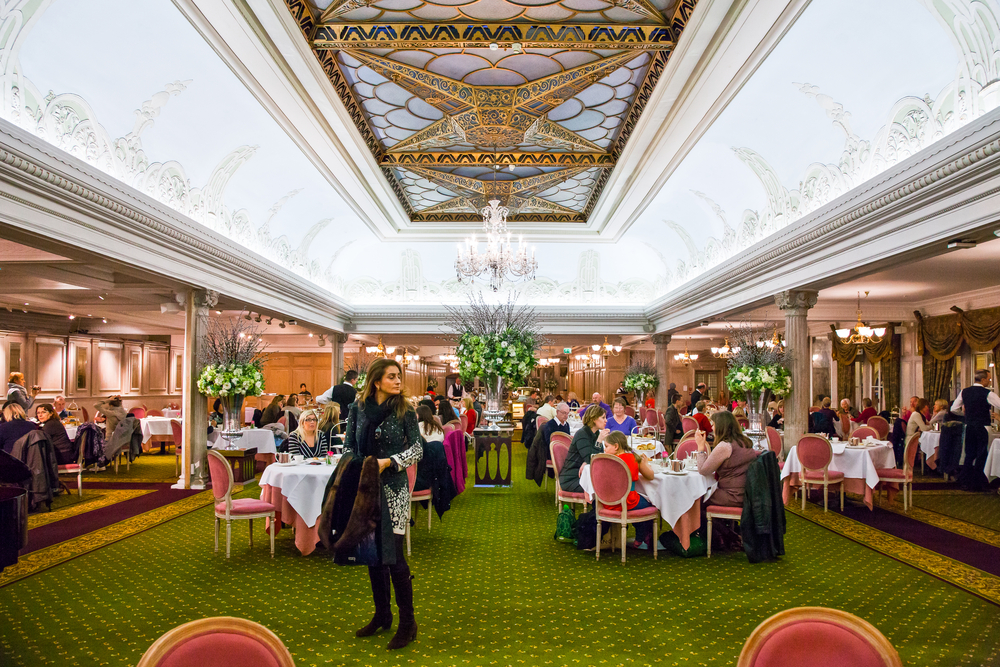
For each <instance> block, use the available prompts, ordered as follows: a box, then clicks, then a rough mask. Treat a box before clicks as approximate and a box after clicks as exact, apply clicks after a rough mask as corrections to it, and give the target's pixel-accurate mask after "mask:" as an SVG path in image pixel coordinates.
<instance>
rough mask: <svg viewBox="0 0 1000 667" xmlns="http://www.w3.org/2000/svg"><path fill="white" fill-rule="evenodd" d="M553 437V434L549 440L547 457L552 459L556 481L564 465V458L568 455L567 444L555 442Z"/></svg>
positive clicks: (559, 441)
mask: <svg viewBox="0 0 1000 667" xmlns="http://www.w3.org/2000/svg"><path fill="white" fill-rule="evenodd" d="M554 436H555V434H553V437H552V438H551V439H550V440H549V452H550V454H549V455H550V456H551V457H552V467H553V468H554V469H555V473H556V479H558V478H559V473H560V472H562V467H563V464H564V463H566V457H567V456H568V455H569V443H566V442H562V441H561V440H557V439H556V438H555V437H554Z"/></svg>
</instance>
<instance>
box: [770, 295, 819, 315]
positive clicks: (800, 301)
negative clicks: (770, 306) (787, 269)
mask: <svg viewBox="0 0 1000 667" xmlns="http://www.w3.org/2000/svg"><path fill="white" fill-rule="evenodd" d="M818 298H819V292H817V291H816V290H785V291H784V292H778V293H777V294H775V295H774V303H775V304H776V305H777V306H778V308H779V309H780V310H791V311H801V312H800V313H794V314H801V315H805V311H807V310H809V309H810V308H812V307H813V306H815V305H816V301H817V299H818Z"/></svg>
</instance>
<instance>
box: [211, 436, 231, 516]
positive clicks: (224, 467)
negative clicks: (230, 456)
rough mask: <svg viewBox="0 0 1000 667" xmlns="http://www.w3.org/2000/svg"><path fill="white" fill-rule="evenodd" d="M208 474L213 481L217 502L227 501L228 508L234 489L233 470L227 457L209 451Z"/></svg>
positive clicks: (213, 492)
mask: <svg viewBox="0 0 1000 667" xmlns="http://www.w3.org/2000/svg"><path fill="white" fill-rule="evenodd" d="M208 474H209V477H211V479H212V495H213V496H215V499H216V500H223V499H225V501H226V505H227V506H228V505H229V503H230V498H229V494H230V492H231V491H232V489H233V469H232V468H231V467H230V466H229V461H227V460H226V457H225V456H223V455H222V454H220V453H219V452H217V451H215V450H214V449H210V450H208ZM227 509H228V507H227Z"/></svg>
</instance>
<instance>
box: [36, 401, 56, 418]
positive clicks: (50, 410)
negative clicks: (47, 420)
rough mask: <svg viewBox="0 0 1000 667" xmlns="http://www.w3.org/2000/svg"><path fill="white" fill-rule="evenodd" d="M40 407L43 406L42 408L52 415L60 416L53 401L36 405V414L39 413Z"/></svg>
mask: <svg viewBox="0 0 1000 667" xmlns="http://www.w3.org/2000/svg"><path fill="white" fill-rule="evenodd" d="M39 408H41V409H42V410H47V411H48V413H49V414H50V415H56V416H57V417H58V416H59V413H57V412H56V409H55V406H53V405H52V404H51V403H42V404H41V405H36V406H35V413H36V414H37V413H38V410H39Z"/></svg>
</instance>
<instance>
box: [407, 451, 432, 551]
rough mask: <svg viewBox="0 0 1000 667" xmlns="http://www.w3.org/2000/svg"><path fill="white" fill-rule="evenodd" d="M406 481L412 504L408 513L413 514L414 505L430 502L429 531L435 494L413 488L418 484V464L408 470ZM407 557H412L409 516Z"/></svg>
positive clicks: (428, 490) (428, 507) (428, 511)
mask: <svg viewBox="0 0 1000 667" xmlns="http://www.w3.org/2000/svg"><path fill="white" fill-rule="evenodd" d="M406 479H407V481H408V482H409V483H410V504H409V506H408V507H407V511H408V512H409V513H410V514H411V515H412V514H413V503H421V502H423V501H425V500H426V501H428V503H427V530H428V532H429V531H430V529H431V516H432V515H433V514H434V504H433V502H432V501H433V499H434V493H433V492H432V491H431V490H430V489H424V490H422V491H414V490H413V487H414V485H415V484H416V483H417V464H416V463H414V464H413V465H411V466H410V467H409V468H407V469H406ZM406 555H407V556H409V555H410V522H409V516H408V517H407V522H406Z"/></svg>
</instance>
